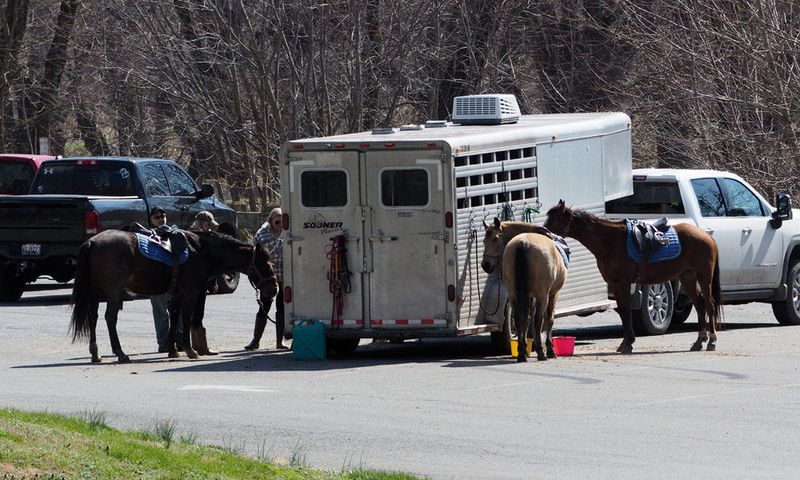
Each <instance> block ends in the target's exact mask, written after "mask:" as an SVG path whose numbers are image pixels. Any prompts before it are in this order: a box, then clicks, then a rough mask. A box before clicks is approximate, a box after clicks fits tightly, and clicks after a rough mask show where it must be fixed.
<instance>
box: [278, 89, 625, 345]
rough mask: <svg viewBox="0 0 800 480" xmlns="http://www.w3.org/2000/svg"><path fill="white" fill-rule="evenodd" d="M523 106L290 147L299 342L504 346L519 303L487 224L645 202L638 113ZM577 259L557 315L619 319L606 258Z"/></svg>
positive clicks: (459, 111)
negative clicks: (478, 339)
mask: <svg viewBox="0 0 800 480" xmlns="http://www.w3.org/2000/svg"><path fill="white" fill-rule="evenodd" d="M509 97H510V98H509ZM509 105H510V107H509ZM507 107H508V108H507ZM515 108H516V100H515V99H514V98H513V97H512V96H491V95H481V96H470V97H459V98H457V99H456V100H455V101H454V112H453V117H452V118H453V120H454V121H456V122H458V123H450V122H443V121H437V122H428V123H426V124H425V125H407V126H403V127H400V128H387V129H376V130H373V131H371V132H362V133H353V134H347V135H337V136H331V137H321V138H308V139H302V140H295V141H290V142H287V143H286V144H285V145H283V146H282V148H281V153H280V160H281V179H282V182H281V193H282V207H283V212H284V229H285V232H284V235H285V247H284V299H285V303H286V310H285V311H286V316H285V322H286V335H287V337H291V335H292V328H293V326H294V325H296V323H297V322H299V321H301V320H302V319H304V318H316V319H319V320H321V321H322V322H323V323H324V324H325V327H326V336H327V337H328V340H329V343H330V345H331V347H332V348H334V349H337V350H339V351H342V352H346V351H352V349H355V348H356V346H357V345H358V341H359V339H360V338H385V339H406V338H421V337H445V336H463V335H473V334H479V333H483V332H493V339H495V340H497V341H498V342H497V344H498V346H499V347H501V348H502V345H503V343H502V342H501V340H502V339H503V337H504V336H505V335H507V332H508V327H507V326H506V325H507V322H504V320H505V318H506V308H505V306H506V298H507V294H506V292H505V289H504V288H503V287H502V285H501V283H500V282H499V279H497V278H496V277H495V278H491V277H489V276H488V275H487V274H486V273H484V272H483V270H482V269H481V268H480V261H481V257H482V254H483V242H482V240H483V234H484V230H483V225H482V222H483V221H484V220H486V221H487V222H491V221H492V219H493V218H494V217H495V216H498V217H501V218H502V216H503V213H504V212H505V213H506V218H508V214H509V213H510V214H512V215H513V216H514V217H515V219H517V220H523V217H525V219H530V220H533V221H535V222H537V223H542V222H543V220H544V214H545V213H546V210H547V208H549V207H550V206H551V205H553V204H555V203H556V202H557V201H558V200H559V199H560V198H568V199H570V201H571V202H572V205H571V206H573V207H578V208H581V209H585V210H587V211H590V212H592V213H594V214H596V215H599V216H603V215H604V214H605V210H604V208H605V202H606V201H608V200H611V199H615V198H619V197H623V196H627V195H630V194H632V192H633V185H632V176H631V126H630V119H629V118H628V116H627V115H625V114H624V113H577V114H554V115H518V110H517V111H516V113H515ZM490 123H495V124H490ZM337 242H338V243H337ZM337 245H338V246H339V247H344V249H342V248H336V247H337ZM570 248H571V250H572V257H571V264H570V269H569V276H568V280H567V283H566V285H565V286H564V289H563V290H562V291H561V296H560V298H559V302H558V305H557V310H556V314H557V315H559V316H563V315H570V314H587V313H591V312H596V311H603V310H607V309H609V308H611V307H613V306H614V302H613V300H610V299H609V298H608V291H607V286H606V283H605V282H604V281H603V279H602V277H601V276H600V273H599V271H598V270H597V266H596V263H595V259H594V257H593V256H592V255H591V254H590V253H589V252H588V251H587V250H586V249H585V248H583V247H582V246H581V245H580V244H578V243H577V242H575V241H572V240H570ZM348 273H349V275H347V274H348ZM506 345H507V344H506Z"/></svg>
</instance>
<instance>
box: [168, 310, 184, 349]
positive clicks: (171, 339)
mask: <svg viewBox="0 0 800 480" xmlns="http://www.w3.org/2000/svg"><path fill="white" fill-rule="evenodd" d="M177 298H178V297H176V296H175V295H170V297H169V308H168V309H167V311H168V312H169V334H168V335H167V344H168V345H169V353H167V358H180V355H178V349H177V348H175V342H176V341H177V340H178V338H177V336H178V322H180V321H181V310H180V301H179V300H176V299H177Z"/></svg>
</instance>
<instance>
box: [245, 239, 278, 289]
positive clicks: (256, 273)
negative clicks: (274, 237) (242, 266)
mask: <svg viewBox="0 0 800 480" xmlns="http://www.w3.org/2000/svg"><path fill="white" fill-rule="evenodd" d="M246 275H247V278H248V279H249V280H250V285H252V286H253V288H254V289H256V290H258V292H259V293H260V295H261V296H262V297H265V298H272V297H274V296H275V295H277V293H278V281H277V279H276V278H275V271H274V270H273V269H272V262H271V261H270V257H269V252H268V251H267V247H266V246H265V245H264V244H258V245H255V246H254V247H253V256H252V259H251V261H250V265H249V266H248V267H247V272H246Z"/></svg>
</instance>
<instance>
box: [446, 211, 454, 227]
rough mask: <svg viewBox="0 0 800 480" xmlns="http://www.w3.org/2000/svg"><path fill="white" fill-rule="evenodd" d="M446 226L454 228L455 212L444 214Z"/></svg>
mask: <svg viewBox="0 0 800 480" xmlns="http://www.w3.org/2000/svg"><path fill="white" fill-rule="evenodd" d="M444 226H445V227H447V228H453V212H450V211H447V212H445V213H444Z"/></svg>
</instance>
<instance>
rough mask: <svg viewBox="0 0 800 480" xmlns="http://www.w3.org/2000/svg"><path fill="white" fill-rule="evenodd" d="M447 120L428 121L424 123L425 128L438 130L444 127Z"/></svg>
mask: <svg viewBox="0 0 800 480" xmlns="http://www.w3.org/2000/svg"><path fill="white" fill-rule="evenodd" d="M446 126H447V120H428V121H427V122H425V128H439V127H446Z"/></svg>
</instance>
